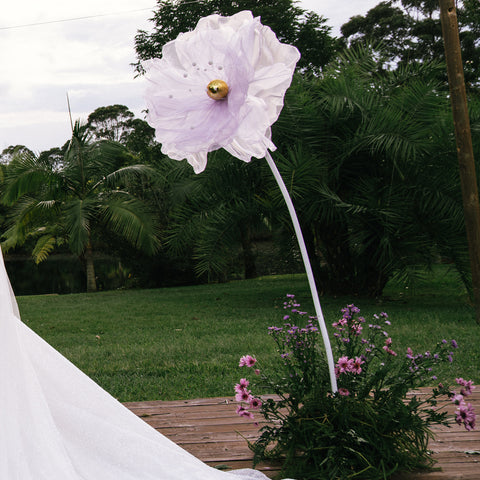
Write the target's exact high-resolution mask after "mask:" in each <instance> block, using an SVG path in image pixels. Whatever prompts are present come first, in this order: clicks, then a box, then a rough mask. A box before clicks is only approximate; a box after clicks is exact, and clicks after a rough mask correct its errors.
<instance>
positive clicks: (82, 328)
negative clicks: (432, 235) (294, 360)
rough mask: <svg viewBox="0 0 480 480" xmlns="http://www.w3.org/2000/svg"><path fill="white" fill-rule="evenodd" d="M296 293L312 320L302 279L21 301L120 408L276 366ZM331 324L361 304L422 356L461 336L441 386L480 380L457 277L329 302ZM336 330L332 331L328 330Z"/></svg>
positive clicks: (195, 391)
mask: <svg viewBox="0 0 480 480" xmlns="http://www.w3.org/2000/svg"><path fill="white" fill-rule="evenodd" d="M286 293H294V294H295V295H296V296H297V299H298V300H299V301H300V303H301V304H302V309H303V310H307V311H308V312H309V313H312V314H313V313H314V310H313V307H312V302H311V299H310V294H309V288H308V283H307V280H306V278H305V277H304V276H303V275H287V276H273V277H264V278H259V279H255V280H243V281H236V282H231V283H226V284H214V285H199V286H193V287H178V288H164V289H157V290H119V291H108V292H99V293H95V294H73V295H40V296H25V297H19V298H18V303H19V307H20V312H21V315H22V319H23V321H24V322H25V323H26V324H27V325H29V326H30V328H32V329H33V330H35V331H36V332H37V333H38V334H39V335H40V336H42V337H43V338H44V339H45V340H47V341H48V342H49V343H50V344H51V345H52V346H53V347H55V348H56V349H57V350H59V351H60V352H61V353H63V354H64V355H65V356H66V357H67V358H69V359H70V360H71V361H72V362H73V363H75V364H76V365H77V366H78V367H79V368H81V369H82V370H83V371H84V372H85V373H86V374H87V375H89V376H90V377H91V378H93V379H94V380H95V381H96V382H97V383H99V384H100V385H101V386H103V387H104V388H105V389H106V390H107V391H109V392H110V393H111V394H112V395H114V396H115V397H116V398H118V399H119V400H120V401H140V400H155V399H162V400H172V399H186V398H197V397H211V396H217V395H222V396H223V395H232V394H233V384H234V383H236V382H237V381H238V379H239V378H240V376H241V370H240V369H239V368H238V360H239V358H240V356H242V355H245V354H251V355H254V356H256V357H257V359H258V360H259V365H260V368H262V366H263V367H268V365H271V364H272V362H273V361H274V360H276V356H275V351H274V345H273V341H272V340H271V339H270V338H269V336H268V334H267V327H268V326H271V325H278V326H281V325H282V317H283V310H282V303H283V301H284V296H285V294H286ZM321 302H322V307H323V311H324V315H325V318H326V321H327V326H328V327H330V324H331V323H332V322H334V321H335V320H337V319H338V318H339V317H340V316H341V314H340V313H339V312H340V309H341V308H342V307H343V306H344V305H345V304H347V303H355V304H356V305H357V306H358V307H360V309H361V310H362V314H363V315H364V316H365V317H366V319H367V321H368V320H369V318H370V317H371V315H373V314H374V313H378V312H381V311H385V312H387V313H388V315H389V317H390V320H391V321H392V325H391V327H389V329H388V331H389V333H390V334H391V336H392V338H393V345H392V347H394V349H395V350H396V351H397V352H404V351H405V350H406V348H407V346H410V347H411V348H412V349H413V350H414V351H415V352H417V353H420V352H424V351H426V350H429V349H431V348H433V346H434V345H435V343H436V342H437V341H440V340H442V339H443V338H446V339H448V340H449V339H452V338H454V339H456V340H457V342H458V344H459V347H460V348H459V349H458V350H457V351H456V353H455V360H454V362H453V364H451V365H449V366H445V369H444V371H442V372H435V373H436V374H437V376H438V377H439V379H442V378H449V379H453V378H455V377H457V376H463V377H464V378H466V379H472V380H473V381H474V382H475V383H476V384H478V383H480V371H479V366H480V326H479V325H477V324H476V323H475V320H474V311H473V308H472V307H471V306H470V305H469V303H468V300H467V297H466V295H465V292H464V290H463V288H462V286H461V283H460V281H459V280H458V279H457V278H456V276H455V274H454V273H453V272H451V271H450V270H449V269H448V267H446V266H439V267H438V268H436V270H435V271H434V274H432V275H430V276H429V277H427V278H426V280H425V282H424V283H423V284H422V285H420V286H418V287H417V288H416V290H415V291H414V292H411V291H409V289H407V288H406V287H405V286H404V285H403V284H401V283H391V284H390V285H388V286H387V289H386V290H385V295H384V297H383V298H381V299H378V300H375V299H364V298H341V297H339V298H333V297H324V298H322V299H321ZM330 330H331V328H330Z"/></svg>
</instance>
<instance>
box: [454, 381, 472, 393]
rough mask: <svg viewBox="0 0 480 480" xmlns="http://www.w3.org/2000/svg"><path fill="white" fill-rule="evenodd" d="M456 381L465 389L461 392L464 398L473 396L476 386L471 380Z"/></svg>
mask: <svg viewBox="0 0 480 480" xmlns="http://www.w3.org/2000/svg"><path fill="white" fill-rule="evenodd" d="M455 381H456V382H457V384H458V385H461V386H462V387H465V388H462V389H461V390H460V393H461V394H462V395H463V396H464V397H468V396H469V395H471V394H472V390H474V389H475V386H474V385H473V382H472V381H471V380H468V382H467V380H464V379H463V378H456V379H455Z"/></svg>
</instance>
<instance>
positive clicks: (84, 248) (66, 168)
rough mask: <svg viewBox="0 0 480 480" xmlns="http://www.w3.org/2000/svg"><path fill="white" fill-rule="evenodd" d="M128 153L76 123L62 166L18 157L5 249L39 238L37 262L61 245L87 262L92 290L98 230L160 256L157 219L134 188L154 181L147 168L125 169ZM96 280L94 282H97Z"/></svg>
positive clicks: (11, 176)
mask: <svg viewBox="0 0 480 480" xmlns="http://www.w3.org/2000/svg"><path fill="white" fill-rule="evenodd" d="M126 157H127V152H126V150H125V148H124V147H122V146H121V145H120V144H118V143H115V142H110V141H99V142H94V141H92V139H91V136H90V133H89V131H88V129H86V128H85V127H84V126H82V125H80V123H78V122H77V123H76V124H75V127H74V130H73V132H72V139H71V141H70V143H69V145H68V148H67V150H66V151H65V154H64V155H63V157H62V159H61V161H56V162H52V161H51V157H50V156H49V155H44V156H39V157H36V156H35V155H34V154H32V153H31V152H23V151H22V152H20V153H19V154H16V155H14V156H13V158H12V160H11V161H10V163H9V165H8V168H7V177H6V181H5V188H4V192H3V202H4V203H5V204H6V205H9V206H13V208H12V211H11V215H10V217H11V222H10V227H9V228H8V230H7V231H6V232H5V233H4V244H3V245H4V248H5V249H6V250H8V249H9V248H12V247H14V246H16V245H22V244H24V243H25V241H26V240H27V239H28V238H35V239H36V244H35V246H34V248H33V255H34V258H35V261H36V262H37V263H38V262H40V261H43V260H45V258H46V257H47V256H48V254H50V253H51V252H52V251H53V249H54V247H55V246H56V245H61V244H63V243H67V244H68V245H69V248H70V250H71V251H72V253H74V254H76V255H78V256H79V257H81V258H83V257H85V259H86V263H87V266H88V265H89V263H90V267H91V270H90V271H89V269H88V268H87V272H89V273H87V277H89V280H90V281H91V282H93V283H90V284H89V285H91V287H89V288H92V289H96V286H95V285H94V270H93V258H92V248H93V243H94V242H95V240H96V239H94V238H92V230H94V229H95V228H98V226H99V225H101V226H102V227H106V228H109V229H111V230H113V231H114V232H116V234H118V235H120V236H121V237H123V238H124V239H126V240H127V241H129V242H130V243H131V244H132V245H134V246H135V247H136V248H139V249H143V250H144V251H146V252H147V253H150V254H152V253H154V252H155V251H156V249H157V248H158V240H157V238H156V235H155V230H154V225H153V222H152V216H151V215H150V213H149V212H148V210H147V208H146V206H145V204H144V203H143V202H141V201H139V200H138V199H136V198H135V197H133V196H132V195H131V194H130V193H129V191H128V188H129V186H130V185H131V183H132V182H133V181H135V180H137V179H139V178H142V177H145V176H149V175H150V176H151V175H152V170H151V169H149V168H148V167H146V166H144V165H130V166H122V164H123V163H124V159H125V158H126ZM92 277H93V278H92Z"/></svg>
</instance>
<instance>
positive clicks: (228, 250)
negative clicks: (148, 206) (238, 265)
mask: <svg viewBox="0 0 480 480" xmlns="http://www.w3.org/2000/svg"><path fill="white" fill-rule="evenodd" d="M173 189H174V191H175V192H176V206H175V208H174V209H173V210H172V220H173V222H172V224H171V227H170V229H169V237H168V245H169V248H170V249H171V250H172V251H174V252H176V253H177V254H179V253H181V252H183V253H185V252H189V251H192V250H193V258H194V259H195V261H196V267H195V268H196V272H197V274H198V275H199V276H202V275H208V276H209V278H211V277H213V278H215V276H217V278H218V277H219V278H220V279H222V278H223V276H224V275H225V272H226V270H227V267H228V266H229V262H231V259H232V258H235V257H237V256H238V252H239V251H241V252H242V253H241V256H242V259H243V264H244V272H245V277H246V278H253V277H255V276H256V270H255V258H254V257H255V253H254V245H253V243H254V241H255V239H257V238H259V236H261V235H268V234H269V231H268V227H267V216H266V214H267V212H266V210H265V208H264V207H263V205H262V202H261V199H262V198H263V197H264V196H265V175H264V171H263V169H262V164H261V161H260V160H253V161H252V162H251V163H249V164H245V163H243V162H241V161H239V160H238V159H235V158H232V157H230V155H228V154H226V152H220V151H218V152H215V153H212V154H210V157H209V164H208V168H207V169H206V170H205V171H204V172H203V173H202V174H201V175H192V174H191V173H190V175H187V176H186V177H185V178H184V180H183V181H181V182H179V183H177V184H176V185H174V187H173Z"/></svg>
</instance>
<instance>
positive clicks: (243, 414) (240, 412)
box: [237, 405, 254, 420]
mask: <svg viewBox="0 0 480 480" xmlns="http://www.w3.org/2000/svg"><path fill="white" fill-rule="evenodd" d="M237 415H240V416H241V417H247V418H250V419H252V420H253V418H254V416H253V413H252V412H249V411H248V410H247V409H246V408H245V407H242V405H239V406H238V407H237Z"/></svg>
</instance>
